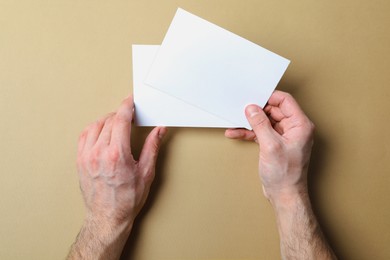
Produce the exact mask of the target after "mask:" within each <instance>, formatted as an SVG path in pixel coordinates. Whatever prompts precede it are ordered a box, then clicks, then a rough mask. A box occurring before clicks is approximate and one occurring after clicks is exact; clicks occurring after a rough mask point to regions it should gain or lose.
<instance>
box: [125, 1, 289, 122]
mask: <svg viewBox="0 0 390 260" xmlns="http://www.w3.org/2000/svg"><path fill="white" fill-rule="evenodd" d="M289 63H290V61H289V60H287V59H285V58H283V57H281V56H279V55H277V54H275V53H273V52H271V51H268V50H266V49H264V48H262V47H261V46H259V45H256V44H254V43H252V42H250V41H248V40H246V39H244V38H242V37H240V36H238V35H235V34H233V33H231V32H229V31H227V30H225V29H223V28H221V27H219V26H217V25H214V24H212V23H210V22H208V21H206V20H204V19H202V18H199V17H197V16H195V15H193V14H191V13H188V12H187V11H184V10H183V9H180V8H179V9H178V10H177V12H176V15H175V17H174V18H173V21H172V23H171V25H170V27H169V29H168V32H167V34H166V36H165V38H164V41H163V43H162V44H161V46H159V45H133V91H134V102H135V123H136V125H138V126H179V127H223V128H232V127H244V128H248V129H250V125H249V124H248V121H247V119H246V117H245V113H244V109H245V107H246V106H247V105H249V104H258V105H259V106H262V107H263V106H264V105H265V104H266V103H267V101H268V99H269V97H270V96H271V94H272V92H273V91H274V89H275V87H276V85H277V84H278V82H279V81H280V79H281V77H282V75H283V73H284V72H285V70H286V69H287V66H288V64H289Z"/></svg>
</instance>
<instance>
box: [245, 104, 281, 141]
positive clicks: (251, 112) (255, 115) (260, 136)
mask: <svg viewBox="0 0 390 260" xmlns="http://www.w3.org/2000/svg"><path fill="white" fill-rule="evenodd" d="M245 115H246V118H247V119H248V122H249V124H250V125H251V127H252V129H253V132H254V133H255V135H256V138H257V140H258V142H259V144H260V143H261V141H262V140H267V139H268V140H269V138H271V137H272V136H273V134H274V130H273V128H272V125H271V122H270V121H269V119H268V117H267V115H266V114H265V113H264V111H263V109H261V108H260V107H259V106H257V105H248V106H247V107H246V108H245Z"/></svg>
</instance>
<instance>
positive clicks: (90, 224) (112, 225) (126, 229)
mask: <svg viewBox="0 0 390 260" xmlns="http://www.w3.org/2000/svg"><path fill="white" fill-rule="evenodd" d="M132 227H133V221H128V222H121V223H119V222H114V221H110V220H107V219H103V218H99V217H97V216H93V215H87V216H86V218H85V220H84V224H83V229H86V230H88V232H90V233H92V234H95V235H97V236H98V237H99V240H100V241H102V242H105V243H110V242H112V241H115V240H117V239H125V240H126V239H127V237H128V236H129V234H130V232H131V229H132Z"/></svg>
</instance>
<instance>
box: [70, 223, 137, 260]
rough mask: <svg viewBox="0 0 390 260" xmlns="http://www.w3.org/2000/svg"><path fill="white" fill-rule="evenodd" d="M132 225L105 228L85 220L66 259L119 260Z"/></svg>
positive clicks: (101, 224) (102, 225)
mask: <svg viewBox="0 0 390 260" xmlns="http://www.w3.org/2000/svg"><path fill="white" fill-rule="evenodd" d="M131 227H132V225H129V224H127V225H125V224H124V225H121V226H116V227H112V226H107V225H105V224H103V223H99V222H98V221H95V220H86V221H85V222H84V225H83V227H82V228H81V230H80V233H79V234H78V236H77V239H76V241H75V243H74V244H73V245H72V247H71V250H70V252H69V255H68V257H67V259H69V260H70V259H119V258H120V256H121V253H122V250H123V247H124V245H125V243H126V241H127V238H128V236H129V234H130V231H131Z"/></svg>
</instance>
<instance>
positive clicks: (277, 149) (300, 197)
mask: <svg viewBox="0 0 390 260" xmlns="http://www.w3.org/2000/svg"><path fill="white" fill-rule="evenodd" d="M245 114H246V116H247V118H248V121H249V123H250V125H251V126H252V129H253V131H249V130H245V129H228V130H226V132H225V135H226V136H227V137H229V138H233V139H243V140H254V141H256V142H257V143H258V144H259V146H260V159H259V173H260V178H261V180H262V182H263V191H264V195H265V196H266V197H267V198H268V199H269V200H270V202H271V204H272V206H273V208H274V210H275V214H276V218H277V224H278V231H279V235H280V247H281V254H282V259H337V258H336V256H335V255H334V253H333V251H332V249H331V248H330V246H329V245H328V243H327V241H326V239H325V237H324V235H323V234H322V232H321V228H320V226H319V224H318V222H317V219H316V217H315V216H314V213H313V210H312V208H311V204H310V200H309V195H308V191H307V169H308V166H309V160H310V153H311V147H312V145H313V130H314V125H313V123H312V122H311V121H310V120H309V119H308V118H307V116H306V115H305V114H304V113H303V112H302V110H301V109H300V107H299V106H298V104H297V102H296V101H295V100H294V98H293V97H292V96H291V95H290V94H288V93H284V92H281V91H275V92H274V93H273V94H272V96H271V98H270V99H269V101H268V105H267V106H266V107H265V108H264V110H263V109H261V108H260V107H259V106H256V105H249V106H248V107H247V108H246V109H245Z"/></svg>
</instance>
